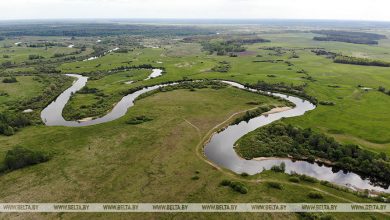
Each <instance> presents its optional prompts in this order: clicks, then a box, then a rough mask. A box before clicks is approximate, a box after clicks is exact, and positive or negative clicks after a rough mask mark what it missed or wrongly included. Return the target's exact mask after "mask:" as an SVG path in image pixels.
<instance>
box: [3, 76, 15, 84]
mask: <svg viewBox="0 0 390 220" xmlns="http://www.w3.org/2000/svg"><path fill="white" fill-rule="evenodd" d="M16 82H18V80H16V78H15V77H9V78H4V79H3V83H16Z"/></svg>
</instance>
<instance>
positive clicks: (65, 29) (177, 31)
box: [0, 23, 215, 37]
mask: <svg viewBox="0 0 390 220" xmlns="http://www.w3.org/2000/svg"><path fill="white" fill-rule="evenodd" d="M214 33H215V31H211V30H208V29H205V28H200V27H194V26H173V25H160V26H157V25H135V24H113V23H110V24H105V23H74V24H62V23H55V24H50V23H43V24H3V25H1V26H0V35H1V36H6V37H13V36H75V37H90V36H112V35H143V36H189V35H208V34H214Z"/></svg>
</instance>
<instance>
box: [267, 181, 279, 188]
mask: <svg viewBox="0 0 390 220" xmlns="http://www.w3.org/2000/svg"><path fill="white" fill-rule="evenodd" d="M267 184H268V187H270V188H274V189H283V186H282V184H280V183H277V182H268V183H267Z"/></svg>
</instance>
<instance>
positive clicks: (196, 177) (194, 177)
mask: <svg viewBox="0 0 390 220" xmlns="http://www.w3.org/2000/svg"><path fill="white" fill-rule="evenodd" d="M191 179H192V180H198V179H199V176H193V177H191Z"/></svg>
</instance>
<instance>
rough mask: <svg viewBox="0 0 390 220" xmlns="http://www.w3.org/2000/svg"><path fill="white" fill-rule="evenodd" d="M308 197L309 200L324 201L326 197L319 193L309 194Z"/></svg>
mask: <svg viewBox="0 0 390 220" xmlns="http://www.w3.org/2000/svg"><path fill="white" fill-rule="evenodd" d="M307 196H308V197H309V198H311V199H322V198H324V197H323V196H322V194H321V193H319V192H309V194H307Z"/></svg>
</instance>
